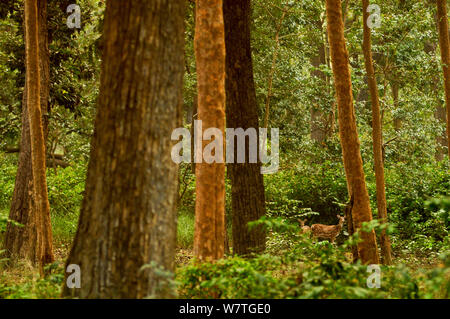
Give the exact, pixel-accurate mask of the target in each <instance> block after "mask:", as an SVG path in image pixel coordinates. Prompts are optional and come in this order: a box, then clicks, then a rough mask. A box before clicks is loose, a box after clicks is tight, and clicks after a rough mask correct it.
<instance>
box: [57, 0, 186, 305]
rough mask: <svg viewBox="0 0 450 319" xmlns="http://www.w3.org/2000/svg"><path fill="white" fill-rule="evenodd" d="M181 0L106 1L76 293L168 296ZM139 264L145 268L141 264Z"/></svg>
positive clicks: (76, 254) (75, 256) (74, 256)
mask: <svg viewBox="0 0 450 319" xmlns="http://www.w3.org/2000/svg"><path fill="white" fill-rule="evenodd" d="M184 8H185V1H184V0H154V1H138V0H127V1H107V4H106V11H105V25H104V41H105V46H104V52H103V62H102V73H101V81H100V96H99V101H98V107H97V115H96V121H95V133H94V136H93V139H92V146H91V156H90V161H89V168H88V176H87V180H86V191H85V197H84V200H83V205H82V209H81V215H80V220H79V225H78V230H77V233H76V236H75V240H74V244H73V247H72V249H71V252H70V255H69V258H68V261H67V265H69V264H77V265H79V266H80V270H81V288H80V289H73V290H72V289H69V288H68V287H67V286H65V287H64V289H63V295H64V296H70V295H72V296H77V297H81V298H143V297H147V296H153V297H156V298H165V297H172V296H173V292H172V290H171V289H170V286H169V282H168V280H167V279H168V278H167V277H166V276H161V270H164V271H169V272H173V270H174V258H175V245H176V218H177V212H176V202H177V197H178V194H177V184H178V178H177V176H178V166H177V165H176V164H175V163H174V162H173V161H172V159H171V148H172V141H171V134H172V131H173V130H174V129H175V128H177V127H180V126H181V123H182V90H183V71H184V54H183V50H184ZM143 266H146V267H144V268H142V267H143Z"/></svg>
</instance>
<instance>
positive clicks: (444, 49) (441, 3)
mask: <svg viewBox="0 0 450 319" xmlns="http://www.w3.org/2000/svg"><path fill="white" fill-rule="evenodd" d="M446 2H447V1H446V0H437V16H438V27H439V44H440V48H441V60H442V70H443V73H444V89H445V105H446V107H447V143H448V156H449V161H450V52H449V45H450V44H449V33H448V17H447V4H446Z"/></svg>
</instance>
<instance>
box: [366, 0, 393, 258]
mask: <svg viewBox="0 0 450 319" xmlns="http://www.w3.org/2000/svg"><path fill="white" fill-rule="evenodd" d="M362 3H363V29H364V40H363V51H364V62H365V66H366V72H367V80H368V83H369V90H370V99H371V104H372V139H373V157H374V163H375V178H376V187H377V207H378V217H379V218H380V219H381V220H382V222H383V223H387V209H386V192H385V183H384V166H383V153H382V147H381V145H382V144H383V135H382V134H383V133H382V132H383V131H382V126H381V116H380V101H379V97H378V88H377V80H376V78H375V71H374V68H373V61H372V48H371V35H370V31H371V30H370V28H369V26H368V25H367V22H366V21H367V19H368V18H369V12H367V7H368V6H369V0H363V1H362ZM380 242H381V254H382V257H383V263H384V264H385V265H390V264H392V258H391V243H390V240H389V236H387V235H386V231H385V230H383V231H382V232H381V235H380Z"/></svg>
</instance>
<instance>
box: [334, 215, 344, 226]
mask: <svg viewBox="0 0 450 319" xmlns="http://www.w3.org/2000/svg"><path fill="white" fill-rule="evenodd" d="M336 216H337V218H339V225H340V226H342V225H343V224H344V221H345V216H341V215H336Z"/></svg>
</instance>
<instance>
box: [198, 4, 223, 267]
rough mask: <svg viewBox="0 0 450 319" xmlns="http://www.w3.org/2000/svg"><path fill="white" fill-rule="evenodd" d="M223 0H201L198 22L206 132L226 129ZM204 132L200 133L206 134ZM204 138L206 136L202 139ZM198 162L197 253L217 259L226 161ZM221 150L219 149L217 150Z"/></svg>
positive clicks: (200, 94)
mask: <svg viewBox="0 0 450 319" xmlns="http://www.w3.org/2000/svg"><path fill="white" fill-rule="evenodd" d="M224 32H225V31H224V23H223V10H222V0H209V1H208V0H197V2H196V23H195V40H194V44H195V57H196V61H197V87H198V119H199V120H201V121H202V126H203V132H204V131H205V130H207V129H209V128H217V129H219V131H220V132H221V133H222V136H224V130H225V34H224ZM203 132H197V134H199V135H203ZM202 140H203V139H202ZM210 142H211V141H203V142H202V146H201V147H199V150H196V152H198V153H200V154H199V156H198V157H199V158H202V162H201V163H197V164H196V167H195V169H196V172H195V173H196V174H195V175H196V178H197V184H196V202H195V234H194V254H195V256H196V257H198V258H199V259H201V260H215V259H219V258H222V257H223V255H224V242H225V239H224V238H225V163H224V148H223V145H221V146H220V147H221V148H222V154H221V155H222V158H223V160H222V163H216V162H213V163H211V164H209V163H206V162H205V159H203V156H202V153H203V149H204V147H205V145H206V144H209V143H210ZM215 151H216V152H219V150H218V149H216V150H215Z"/></svg>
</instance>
